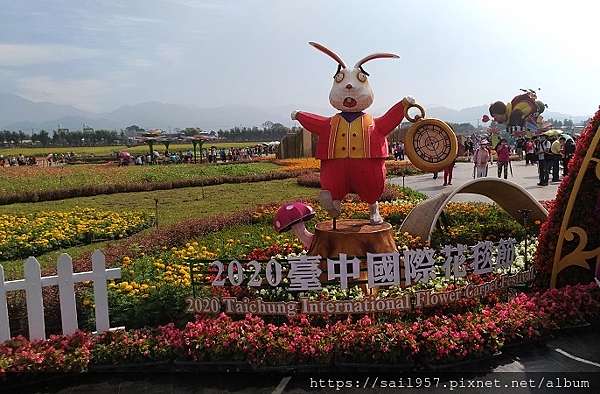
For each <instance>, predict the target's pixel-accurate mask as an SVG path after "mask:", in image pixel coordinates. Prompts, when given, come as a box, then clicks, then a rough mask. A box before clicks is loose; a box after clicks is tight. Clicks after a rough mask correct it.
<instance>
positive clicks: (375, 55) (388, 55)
mask: <svg viewBox="0 0 600 394" xmlns="http://www.w3.org/2000/svg"><path fill="white" fill-rule="evenodd" d="M399 57H400V56H398V55H394V54H393V53H385V52H380V53H373V54H371V55H369V56H365V57H363V58H362V59H360V60H359V61H358V62H356V65H355V66H354V68H360V66H362V65H363V64H365V63H366V62H368V61H369V60H373V59H382V58H392V59H397V58H399Z"/></svg>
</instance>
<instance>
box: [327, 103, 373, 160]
mask: <svg viewBox="0 0 600 394" xmlns="http://www.w3.org/2000/svg"><path fill="white" fill-rule="evenodd" d="M334 118H335V119H334V121H333V122H332V130H331V134H330V136H329V153H330V154H329V157H333V158H334V159H345V158H351V159H362V158H365V157H369V156H370V152H369V135H368V132H369V126H371V125H372V123H373V117H372V116H371V115H369V114H364V115H362V116H359V117H358V118H356V119H354V120H353V121H352V122H350V123H348V121H346V119H344V117H343V116H341V115H339V114H338V115H335V117H334Z"/></svg>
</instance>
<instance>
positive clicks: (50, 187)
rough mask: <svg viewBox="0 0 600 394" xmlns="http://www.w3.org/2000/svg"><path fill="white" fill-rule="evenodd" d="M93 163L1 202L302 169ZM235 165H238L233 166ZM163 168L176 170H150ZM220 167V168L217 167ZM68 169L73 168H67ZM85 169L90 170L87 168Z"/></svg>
mask: <svg viewBox="0 0 600 394" xmlns="http://www.w3.org/2000/svg"><path fill="white" fill-rule="evenodd" d="M180 166H181V167H180ZM244 166H248V167H244ZM257 166H260V167H257ZM96 167H99V168H98V169H94V170H93V172H92V174H95V175H93V176H89V177H87V178H82V177H83V174H82V173H77V174H76V175H77V176H76V177H75V176H74V177H73V178H72V179H70V178H69V176H68V175H67V176H66V177H65V184H62V179H63V177H62V176H56V175H55V176H54V177H49V178H50V179H52V180H53V181H54V182H59V183H60V186H58V185H56V184H53V183H52V184H43V185H37V184H36V181H33V182H32V184H27V185H26V186H23V185H22V187H24V189H23V190H21V191H18V192H7V193H2V194H0V205H5V204H12V203H25V202H39V201H54V200H62V199H65V198H75V197H89V196H96V195H99V194H115V193H133V192H148V191H153V190H170V189H178V188H183V187H197V186H212V185H221V184H224V183H250V182H265V181H272V180H277V179H288V178H294V177H296V176H298V175H299V174H301V173H303V171H305V170H300V169H294V168H278V167H277V166H274V165H273V164H272V163H249V164H243V163H242V164H231V165H229V164H223V165H221V164H218V165H212V166H195V165H193V164H191V165H184V164H181V165H178V166H143V167H135V166H134V167H111V166H105V165H104V166H96ZM238 167H239V169H238V170H236V168H238ZM102 168H104V170H102ZM163 168H165V169H174V170H178V171H174V170H170V171H162V170H156V171H153V169H163ZM200 168H205V170H199V169H200ZM220 168H222V169H223V170H220V171H219V169H220ZM17 169H18V170H20V169H21V167H18V168H17ZM50 169H52V171H54V169H53V168H44V169H43V170H44V171H46V170H50ZM128 169H139V171H137V172H133V171H131V170H128ZM206 169H209V170H206ZM9 170H10V168H9ZM70 171H73V170H71V169H70ZM88 171H90V170H89V169H88ZM127 171H129V172H127ZM66 173H67V174H68V173H69V172H68V171H67V172H66ZM135 174H137V175H138V176H137V177H132V175H135ZM211 174H212V175H211ZM62 175H64V174H62ZM44 179H45V178H44ZM0 180H1V178H0ZM67 181H69V182H67ZM79 182H81V183H79ZM11 183H12V182H8V184H11Z"/></svg>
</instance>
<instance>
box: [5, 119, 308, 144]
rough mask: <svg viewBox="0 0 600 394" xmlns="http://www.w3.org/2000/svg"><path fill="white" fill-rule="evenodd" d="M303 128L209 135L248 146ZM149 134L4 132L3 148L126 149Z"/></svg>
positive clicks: (188, 131) (135, 129)
mask: <svg viewBox="0 0 600 394" xmlns="http://www.w3.org/2000/svg"><path fill="white" fill-rule="evenodd" d="M299 130H300V128H291V129H290V128H289V127H286V126H284V125H282V124H281V123H273V122H269V121H267V122H265V123H263V124H262V125H261V127H233V128H231V129H228V130H223V129H220V130H218V131H211V132H210V133H207V134H208V135H209V136H212V137H218V138H220V139H222V140H225V141H231V142H245V141H254V142H259V141H279V140H281V139H282V138H283V137H284V136H285V135H286V134H288V133H291V132H298V131H299ZM145 131H146V130H144V129H143V128H141V127H139V126H137V125H132V126H128V127H127V128H125V129H124V130H121V131H120V132H118V131H116V130H102V129H99V130H94V129H91V128H88V129H83V130H73V131H71V130H66V129H59V130H55V131H54V132H53V133H52V134H50V133H49V132H48V131H46V130H40V131H38V132H34V133H33V134H31V135H28V134H26V133H24V132H23V131H18V132H15V131H8V130H2V131H0V145H5V146H10V145H23V144H24V142H26V141H28V140H31V142H32V143H34V144H36V145H38V144H39V145H41V146H43V147H48V146H57V147H60V146H103V145H126V144H127V143H128V137H131V136H135V135H139V134H142V133H144V132H145ZM203 133H204V131H203V130H202V129H200V128H197V127H188V128H185V129H183V130H181V134H183V135H185V136H194V135H200V134H203Z"/></svg>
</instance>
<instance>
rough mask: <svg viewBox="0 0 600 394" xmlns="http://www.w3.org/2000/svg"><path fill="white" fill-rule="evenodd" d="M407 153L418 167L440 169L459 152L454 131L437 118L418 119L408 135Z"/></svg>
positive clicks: (430, 169)
mask: <svg viewBox="0 0 600 394" xmlns="http://www.w3.org/2000/svg"><path fill="white" fill-rule="evenodd" d="M406 143H407V144H406V145H407V154H408V157H409V159H410V161H411V162H412V164H413V165H415V166H416V167H417V168H419V169H421V170H423V171H440V170H442V169H444V168H445V167H447V166H448V165H450V164H452V162H453V161H454V159H456V156H457V154H458V141H457V140H456V135H455V134H454V131H452V129H451V128H450V126H448V125H447V124H446V123H444V122H442V121H440V120H437V119H423V120H420V121H417V122H416V123H415V124H414V125H413V126H412V127H411V128H410V129H409V131H408V133H407V135H406Z"/></svg>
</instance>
